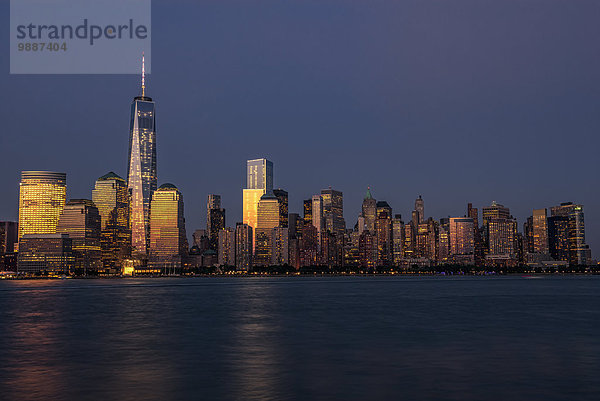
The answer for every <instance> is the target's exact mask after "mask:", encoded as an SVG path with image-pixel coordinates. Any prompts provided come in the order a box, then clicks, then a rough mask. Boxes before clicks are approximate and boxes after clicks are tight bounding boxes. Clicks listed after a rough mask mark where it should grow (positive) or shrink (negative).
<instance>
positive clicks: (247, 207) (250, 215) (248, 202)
mask: <svg viewBox="0 0 600 401" xmlns="http://www.w3.org/2000/svg"><path fill="white" fill-rule="evenodd" d="M264 194H265V190H264V189H244V198H243V213H244V216H243V222H244V224H248V225H249V226H250V227H252V229H254V230H255V229H256V220H257V213H258V202H259V201H260V197H261V196H263V195H264Z"/></svg>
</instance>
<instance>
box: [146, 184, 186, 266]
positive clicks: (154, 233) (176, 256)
mask: <svg viewBox="0 0 600 401" xmlns="http://www.w3.org/2000/svg"><path fill="white" fill-rule="evenodd" d="M150 208H151V210H152V213H151V215H150V249H149V262H150V266H149V267H150V268H149V269H148V270H149V271H143V272H144V273H164V274H172V273H176V272H178V271H180V270H181V262H182V260H181V258H182V256H185V255H187V252H188V243H187V237H186V234H185V218H184V215H183V195H182V194H181V192H180V191H179V190H178V189H177V187H176V186H175V185H173V184H163V185H161V186H160V188H158V189H157V190H156V191H154V193H153V194H152V203H151V205H150Z"/></svg>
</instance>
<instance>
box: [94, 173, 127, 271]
mask: <svg viewBox="0 0 600 401" xmlns="http://www.w3.org/2000/svg"><path fill="white" fill-rule="evenodd" d="M92 201H93V202H94V204H95V205H96V207H97V208H98V211H99V213H100V217H101V236H100V243H101V248H102V264H103V273H119V272H120V271H121V268H122V266H123V263H124V261H125V260H126V259H128V258H129V257H130V256H131V231H130V229H129V192H128V190H127V182H126V181H125V180H124V179H123V178H121V177H119V176H118V175H116V174H115V173H113V172H112V171H111V172H110V173H108V174H105V175H103V176H102V177H100V178H98V180H97V181H96V185H95V187H94V189H93V190H92Z"/></svg>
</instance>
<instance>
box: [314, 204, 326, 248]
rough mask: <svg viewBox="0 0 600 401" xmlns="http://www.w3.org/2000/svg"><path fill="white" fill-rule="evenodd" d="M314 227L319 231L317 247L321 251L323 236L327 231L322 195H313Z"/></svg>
mask: <svg viewBox="0 0 600 401" xmlns="http://www.w3.org/2000/svg"><path fill="white" fill-rule="evenodd" d="M312 225H313V227H315V228H316V229H317V244H318V245H317V246H318V249H319V250H321V234H322V233H323V230H324V229H325V221H324V220H323V198H321V195H313V197H312Z"/></svg>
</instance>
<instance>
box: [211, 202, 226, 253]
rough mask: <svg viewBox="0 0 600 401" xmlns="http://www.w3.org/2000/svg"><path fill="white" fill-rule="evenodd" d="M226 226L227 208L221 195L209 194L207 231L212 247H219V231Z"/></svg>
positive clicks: (215, 248) (214, 248)
mask: <svg viewBox="0 0 600 401" xmlns="http://www.w3.org/2000/svg"><path fill="white" fill-rule="evenodd" d="M224 228H225V209H223V208H222V207H221V195H214V194H211V195H208V200H207V202H206V232H207V235H208V238H209V241H210V248H211V249H213V250H214V251H216V250H217V248H218V242H219V233H220V232H221V230H222V229H224Z"/></svg>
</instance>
